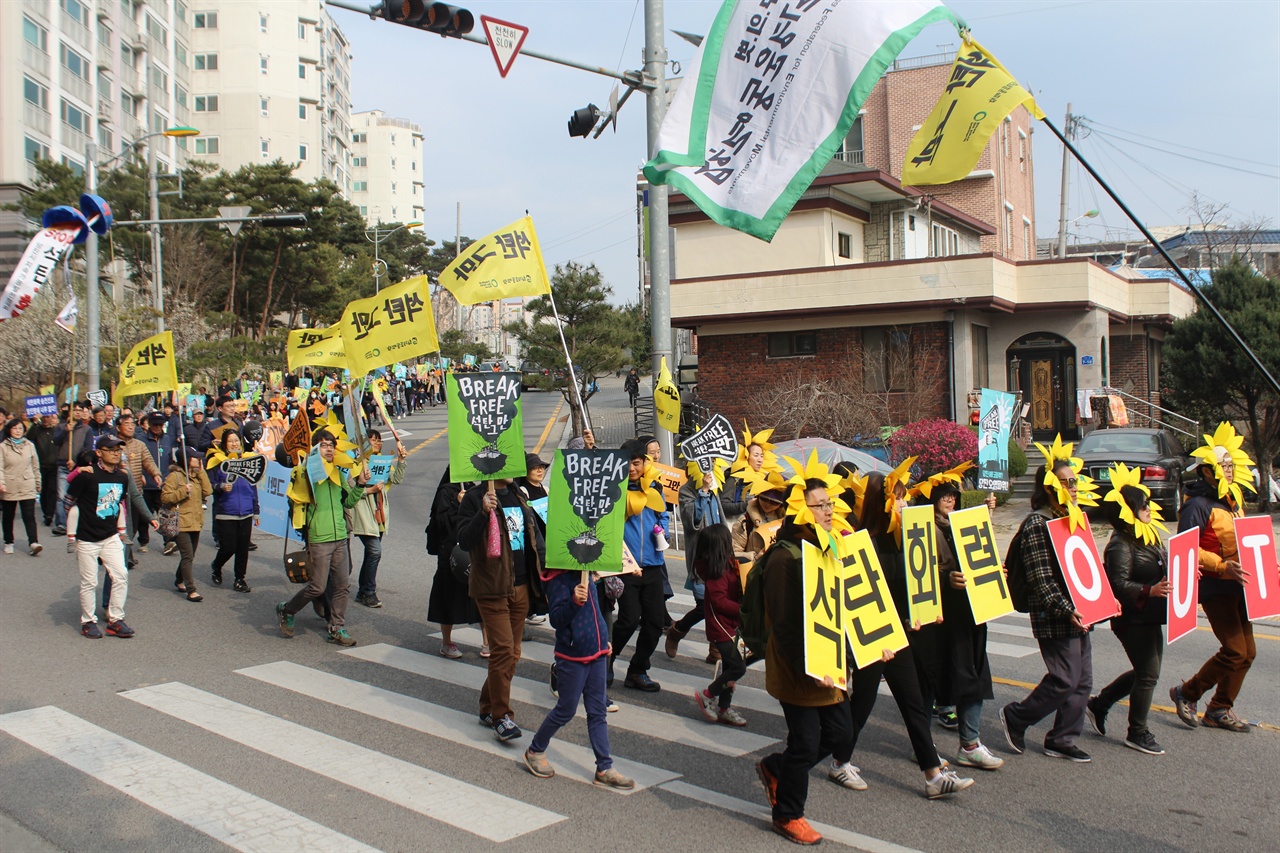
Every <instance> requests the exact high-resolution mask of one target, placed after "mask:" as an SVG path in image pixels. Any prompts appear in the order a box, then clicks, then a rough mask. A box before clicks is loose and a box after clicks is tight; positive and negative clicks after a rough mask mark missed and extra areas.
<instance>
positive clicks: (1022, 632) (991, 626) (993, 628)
mask: <svg viewBox="0 0 1280 853" xmlns="http://www.w3.org/2000/svg"><path fill="white" fill-rule="evenodd" d="M987 632H988V633H991V634H1004V635H1005V636H1006V637H1026V638H1027V639H1029V640H1031V639H1035V634H1033V633H1032V631H1031V626H1030V625H1009V624H1006V623H1004V622H994V621H993V622H988V623H987Z"/></svg>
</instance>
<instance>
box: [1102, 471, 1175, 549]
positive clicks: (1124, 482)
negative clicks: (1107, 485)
mask: <svg viewBox="0 0 1280 853" xmlns="http://www.w3.org/2000/svg"><path fill="white" fill-rule="evenodd" d="M1109 472H1110V482H1111V491H1109V492H1107V496H1106V497H1105V498H1103V500H1107V501H1114V502H1115V503H1116V504H1117V506H1119V508H1120V520H1121V521H1123V522H1125V523H1126V524H1128V525H1130V526H1132V527H1133V535H1134V536H1136V537H1137V538H1138V539H1140V540H1142V541H1143V542H1145V543H1146V544H1148V545H1159V544H1160V533H1159V531H1164V532H1165V533H1168V532H1169V528H1167V527H1165V526H1164V519H1162V518H1161V517H1160V505H1159V504H1157V503H1154V502H1151V503H1149V506H1150V507H1151V523H1149V524H1148V523H1147V522H1145V521H1142V520H1141V519H1139V518H1138V516H1137V513H1135V512H1134V511H1133V507H1131V506H1129V502H1128V501H1126V500H1125V499H1124V495H1123V494H1122V493H1121V491H1120V490H1121V489H1122V488H1124V487H1125V486H1133V487H1134V488H1135V489H1138V490H1139V491H1141V492H1142V493H1143V494H1144V495H1146V496H1147V500H1148V501H1149V502H1150V501H1151V490H1150V489H1148V488H1147V487H1146V486H1144V485H1143V484H1142V469H1141V468H1139V467H1137V466H1136V465H1135V466H1134V467H1133V468H1130V467H1129V466H1127V465H1125V464H1124V463H1123V462H1116V463H1115V464H1114V465H1112V466H1111V468H1110V469H1109Z"/></svg>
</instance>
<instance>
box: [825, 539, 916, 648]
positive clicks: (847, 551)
mask: <svg viewBox="0 0 1280 853" xmlns="http://www.w3.org/2000/svg"><path fill="white" fill-rule="evenodd" d="M836 539H837V540H838V541H839V546H840V559H841V562H843V563H844V571H845V575H844V635H845V636H846V637H848V639H849V646H850V647H851V648H852V649H853V661H854V663H855V664H856V665H857V667H858V669H862V668H863V667H865V666H868V665H870V664H873V663H875V662H876V661H878V660H880V659H881V658H882V657H883V655H884V652H885V650H886V649H887V650H888V651H891V652H896V651H898V650H899V649H902V648H905V647H906V645H907V634H906V632H905V631H903V630H902V621H901V620H900V619H899V618H898V611H897V609H895V607H894V604H893V596H892V595H891V594H890V593H889V584H888V582H887V581H885V578H884V572H883V571H882V570H881V568H880V558H879V557H877V556H876V548H875V545H874V544H872V542H871V535H870V534H869V533H867V531H865V530H859V531H857V532H855V533H854V534H853V535H852V536H837V537H836Z"/></svg>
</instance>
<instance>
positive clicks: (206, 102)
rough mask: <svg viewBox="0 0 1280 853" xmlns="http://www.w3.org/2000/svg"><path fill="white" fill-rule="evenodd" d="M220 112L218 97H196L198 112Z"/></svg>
mask: <svg viewBox="0 0 1280 853" xmlns="http://www.w3.org/2000/svg"><path fill="white" fill-rule="evenodd" d="M217 111H218V96H217V95H196V112H198V113H216V112H217Z"/></svg>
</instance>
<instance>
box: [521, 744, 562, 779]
mask: <svg viewBox="0 0 1280 853" xmlns="http://www.w3.org/2000/svg"><path fill="white" fill-rule="evenodd" d="M524 766H525V767H528V768H529V772H530V773H532V774H533V775H534V776H537V777H538V778H539V779H550V778H551V777H552V776H554V775H556V771H555V769H554V768H553V767H552V766H551V762H550V761H547V754H546V753H545V752H534V751H533V750H532V749H526V750H525V751H524Z"/></svg>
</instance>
